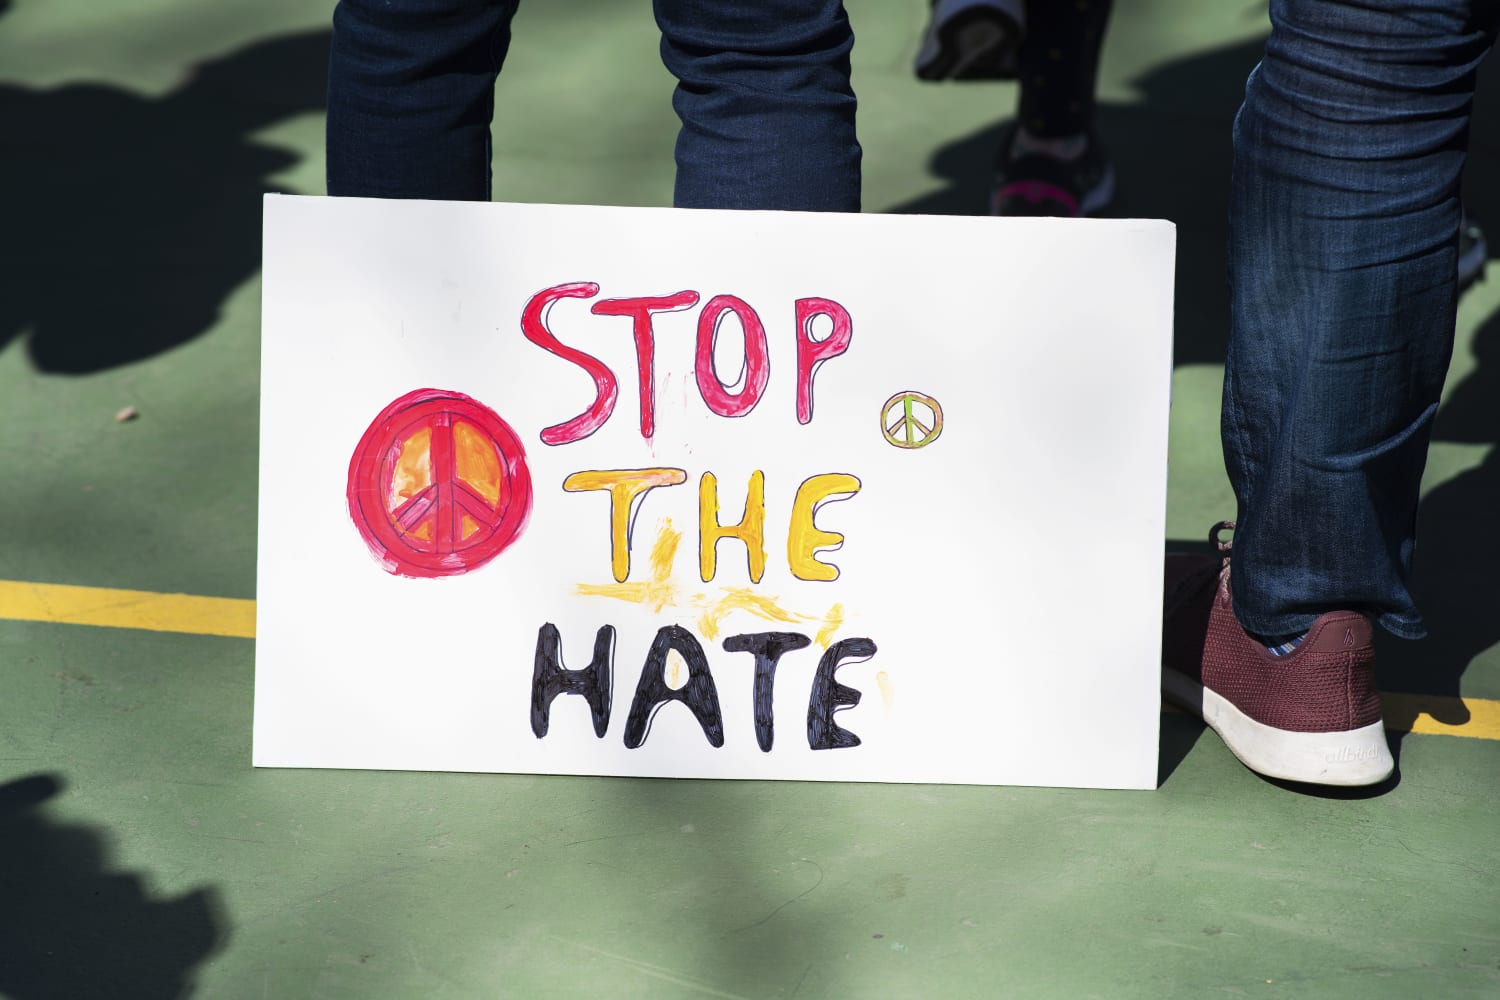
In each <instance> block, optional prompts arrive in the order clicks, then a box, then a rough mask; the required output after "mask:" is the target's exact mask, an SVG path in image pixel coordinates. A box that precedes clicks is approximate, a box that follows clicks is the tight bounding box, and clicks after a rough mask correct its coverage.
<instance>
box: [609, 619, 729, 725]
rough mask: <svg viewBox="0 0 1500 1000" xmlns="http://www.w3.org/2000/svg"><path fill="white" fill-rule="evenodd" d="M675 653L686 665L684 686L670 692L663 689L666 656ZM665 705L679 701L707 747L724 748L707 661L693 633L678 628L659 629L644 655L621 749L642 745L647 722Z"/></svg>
mask: <svg viewBox="0 0 1500 1000" xmlns="http://www.w3.org/2000/svg"><path fill="white" fill-rule="evenodd" d="M674 649H675V650H676V651H677V652H678V654H679V655H681V657H682V658H683V660H685V661H686V662H687V668H688V679H687V683H686V684H684V685H683V686H682V688H681V689H680V690H677V691H674V690H672V689H671V688H670V687H668V686H667V678H666V674H665V670H666V665H667V653H668V652H669V651H671V650H674ZM669 701H680V702H682V703H683V704H684V705H686V706H687V707H688V709H689V710H690V711H692V713H693V718H695V719H697V720H698V725H700V726H702V727H703V735H704V736H706V737H708V742H709V745H710V746H715V747H721V746H723V745H724V716H723V714H722V713H721V712H720V711H719V689H718V688H716V687H715V686H714V677H713V674H712V673H710V672H709V669H708V657H707V656H704V655H703V647H702V646H700V645H698V640H697V639H695V638H694V637H693V633H691V632H689V631H688V630H687V629H685V628H683V627H682V626H680V625H663V626H662V627H661V628H660V629H659V630H658V631H657V633H656V639H655V640H654V641H653V642H652V643H651V651H650V652H649V653H647V654H646V663H645V666H643V667H642V668H641V681H640V683H639V684H637V685H636V688H635V700H634V701H633V702H631V703H630V718H628V719H626V720H625V746H626V747H628V748H629V749H631V750H634V749H636V748H637V747H639V746H640V745H641V744H642V743H645V742H646V736H647V734H648V733H650V731H651V720H652V719H654V718H655V717H656V713H657V711H658V710H659V709H660V708H661V707H662V706H663V705H665V704H666V703H667V702H669Z"/></svg>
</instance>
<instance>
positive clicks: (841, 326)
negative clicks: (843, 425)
mask: <svg viewBox="0 0 1500 1000" xmlns="http://www.w3.org/2000/svg"><path fill="white" fill-rule="evenodd" d="M598 294H599V286H598V285H597V284H595V283H594V282H592V281H580V282H573V283H570V284H565V285H555V286H553V287H552V288H548V289H544V290H543V291H540V292H537V293H536V294H535V295H533V296H532V297H531V299H530V301H528V302H527V303H526V307H525V309H523V310H522V312H521V332H522V333H524V334H525V335H526V339H527V340H529V341H531V342H532V343H533V344H536V345H538V346H539V347H542V348H545V349H546V350H547V351H549V352H550V353H552V354H554V355H556V356H557V357H559V358H562V359H563V360H565V361H571V362H572V363H573V364H575V365H577V366H578V367H580V368H582V369H583V370H584V371H585V372H587V373H588V375H589V377H590V378H592V379H593V380H594V402H593V403H592V404H590V405H589V407H588V409H586V410H584V411H583V412H582V413H580V414H579V415H578V416H576V417H574V418H573V419H571V420H566V421H564V422H563V423H560V424H554V425H552V426H551V427H547V428H545V429H544V430H543V431H542V434H541V437H542V443H543V444H550V445H562V444H571V443H572V442H574V441H581V440H582V439H584V438H586V437H588V436H589V435H590V434H593V433H594V432H595V431H597V430H598V429H599V428H600V427H603V426H604V424H605V422H606V421H607V420H609V418H610V415H611V414H613V413H614V410H615V400H616V398H617V397H618V396H619V393H620V380H619V379H618V378H616V377H615V373H614V372H613V371H611V370H610V368H609V366H608V365H606V364H605V363H604V362H602V361H600V360H599V359H598V358H596V357H594V356H593V355H591V354H585V353H584V352H583V351H580V350H578V349H577V348H575V347H569V346H568V345H567V344H564V343H563V342H562V341H560V340H558V339H557V337H556V336H554V335H553V333H552V331H551V330H550V329H548V327H547V313H548V311H549V310H550V309H551V308H552V306H553V304H554V303H556V302H557V301H558V300H560V299H569V298H571V299H591V298H593V297H594V296H595V295H598ZM697 304H698V293H697V292H694V291H683V292H678V293H677V294H675V295H658V296H650V295H648V296H638V297H635V298H625V299H601V300H600V301H598V302H595V303H594V304H593V306H592V307H590V309H589V311H590V312H592V313H593V314H594V315H596V316H628V317H629V318H630V320H631V331H632V333H633V335H634V337H635V357H636V367H637V369H638V372H637V375H638V378H639V382H640V397H641V437H643V438H647V439H649V438H650V437H651V436H652V435H654V434H655V433H656V381H655V358H656V332H655V330H653V329H652V326H651V317H653V316H655V315H656V314H657V313H664V312H681V311H682V310H684V309H690V308H692V307H693V306H695V305H697ZM731 313H732V314H733V315H734V317H735V318H736V319H737V320H738V321H739V324H740V328H741V329H742V330H743V331H744V334H745V366H744V373H745V374H744V376H743V381H744V385H743V387H741V388H740V390H739V392H737V393H736V392H731V391H730V390H731V389H733V388H734V387H735V385H726V384H725V383H723V382H721V381H720V380H719V376H718V373H717V372H716V371H715V369H714V345H715V344H716V343H717V341H718V337H719V326H720V324H722V323H723V321H724V319H725V318H726V317H727V316H729V315H730V314H731ZM796 316H797V332H796V337H797V422H798V423H803V424H806V423H809V422H811V421H812V415H813V392H812V388H813V374H814V373H815V372H816V371H817V370H818V367H819V366H820V365H822V364H823V362H825V361H827V360H828V359H829V358H834V357H837V356H839V355H840V354H843V353H844V352H845V351H847V350H848V349H849V341H850V339H851V337H852V336H853V330H854V327H853V324H852V322H851V321H850V319H849V312H848V310H846V309H845V308H844V307H843V306H841V305H839V304H838V303H837V302H834V301H833V300H832V299H822V298H806V299H798V300H797V301H796ZM820 316H827V317H828V318H829V319H830V320H831V321H832V322H833V331H832V332H831V333H830V334H829V335H828V336H827V337H824V338H822V339H816V338H814V337H813V332H812V329H813V320H815V319H817V318H818V317H820ZM693 362H694V363H693V369H694V374H695V375H696V377H697V382H698V392H699V393H700V394H701V395H702V397H703V402H704V403H705V404H706V405H707V406H708V408H709V409H710V410H712V411H713V412H714V413H717V414H718V415H719V416H721V417H743V416H745V415H746V414H747V413H749V412H750V411H751V410H753V409H755V405H756V404H757V403H759V402H760V398H761V395H762V394H763V393H764V392H765V389H766V383H767V382H768V381H769V380H770V377H771V355H770V351H769V349H768V347H767V344H766V328H765V325H764V324H763V323H761V321H760V316H759V315H758V314H757V313H756V311H755V310H754V309H753V308H751V306H750V304H749V303H747V302H746V301H745V300H744V299H740V298H736V297H735V296H733V295H716V296H714V297H713V298H711V299H709V300H708V302H707V303H706V304H705V305H704V306H703V311H702V312H700V313H699V314H698V339H697V346H696V350H695V353H694V356H693ZM736 384H737V383H736Z"/></svg>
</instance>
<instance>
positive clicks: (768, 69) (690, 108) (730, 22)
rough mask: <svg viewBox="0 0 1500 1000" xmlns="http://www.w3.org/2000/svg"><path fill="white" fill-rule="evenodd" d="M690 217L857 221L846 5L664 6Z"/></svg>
mask: <svg viewBox="0 0 1500 1000" xmlns="http://www.w3.org/2000/svg"><path fill="white" fill-rule="evenodd" d="M656 20H657V24H658V25H659V26H660V28H661V32H662V41H661V57H662V62H663V63H664V64H665V65H666V67H667V69H668V70H670V71H671V73H672V75H673V76H675V77H676V78H677V80H678V84H677V89H676V92H675V93H674V94H673V96H672V106H673V108H674V109H676V111H677V114H678V117H680V118H681V119H682V128H681V130H680V132H679V133H678V137H677V149H676V159H677V184H676V192H675V195H674V198H673V203H674V204H675V205H677V206H678V207H679V208H743V209H784V210H793V211H798V210H800V211H829V212H857V211H859V207H860V202H859V197H860V157H861V153H860V146H859V141H858V140H857V139H856V137H855V130H854V112H855V98H854V91H853V89H852V88H851V86H850V83H849V53H850V51H851V50H852V49H853V47H854V34H853V31H852V30H851V28H850V25H849V19H848V16H847V14H846V13H845V11H844V7H843V4H842V3H841V2H840V0H656Z"/></svg>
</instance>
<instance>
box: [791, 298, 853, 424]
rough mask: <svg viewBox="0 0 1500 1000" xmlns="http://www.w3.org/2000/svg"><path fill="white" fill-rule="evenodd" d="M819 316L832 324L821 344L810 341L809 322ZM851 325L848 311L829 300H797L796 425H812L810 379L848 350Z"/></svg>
mask: <svg viewBox="0 0 1500 1000" xmlns="http://www.w3.org/2000/svg"><path fill="white" fill-rule="evenodd" d="M819 316H827V317H828V318H829V319H831V320H833V332H832V333H831V334H829V335H828V336H827V337H825V338H823V339H822V340H814V339H813V335H812V321H813V320H814V319H816V318H817V317H819ZM853 333H854V325H853V323H852V322H851V321H850V319H849V311H848V310H847V309H845V308H844V307H843V306H841V305H839V304H838V303H837V302H835V301H833V300H832V299H819V298H808V299H798V300H797V422H798V423H799V424H805V423H809V422H811V421H812V414H813V392H812V386H813V375H814V374H815V373H816V372H817V370H818V368H819V367H820V366H821V365H822V364H823V362H825V361H827V360H828V359H829V358H836V357H838V356H839V355H840V354H843V353H844V352H845V351H847V350H848V349H849V340H850V338H851V337H852V336H853Z"/></svg>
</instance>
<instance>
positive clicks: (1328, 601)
mask: <svg viewBox="0 0 1500 1000" xmlns="http://www.w3.org/2000/svg"><path fill="white" fill-rule="evenodd" d="M1496 19H1497V18H1496V5H1495V4H1494V3H1493V2H1485V0H1405V2H1400V3H1397V2H1395V0H1272V3H1271V23H1272V33H1271V37H1270V40H1269V42H1268V43H1267V45H1266V52H1265V57H1264V59H1263V60H1262V62H1261V64H1260V65H1259V66H1258V67H1257V68H1256V70H1255V71H1254V73H1252V74H1251V76H1250V80H1249V82H1248V84H1247V85H1246V88H1245V103H1244V106H1243V107H1242V108H1241V109H1240V113H1239V116H1238V118H1237V119H1236V121H1235V128H1234V182H1233V194H1232V202H1231V208H1230V218H1231V236H1230V249H1229V261H1230V263H1229V266H1230V283H1231V303H1232V310H1233V315H1232V327H1231V335H1230V344H1229V354H1228V358H1227V361H1226V367H1225V379H1224V407H1223V423H1222V432H1223V439H1224V454H1225V463H1226V465H1227V467H1228V471H1229V476H1230V479H1231V481H1232V482H1233V484H1234V489H1235V495H1236V497H1237V501H1238V517H1237V519H1238V527H1237V530H1236V532H1235V539H1234V567H1235V571H1234V574H1233V578H1232V579H1233V587H1234V603H1235V611H1236V613H1237V614H1238V616H1239V619H1240V622H1241V624H1243V625H1244V627H1245V628H1246V629H1247V630H1248V631H1250V632H1253V633H1257V634H1260V635H1265V636H1280V635H1288V634H1294V633H1297V632H1300V631H1302V630H1304V629H1306V628H1307V627H1308V626H1309V625H1310V624H1311V623H1312V621H1313V620H1314V618H1316V617H1317V615H1319V614H1320V613H1322V612H1325V611H1331V610H1335V609H1353V610H1362V611H1365V612H1367V613H1369V614H1370V615H1372V616H1374V617H1376V618H1377V619H1378V620H1379V622H1380V623H1381V624H1382V625H1383V626H1385V628H1387V629H1389V630H1390V631H1391V632H1394V633H1396V634H1397V635H1401V636H1406V637H1410V638H1416V637H1419V636H1421V635H1422V634H1424V632H1425V629H1424V627H1423V624H1422V618H1421V616H1420V615H1419V614H1418V611H1417V608H1416V606H1415V604H1414V603H1413V601H1412V597H1411V594H1410V593H1409V592H1408V589H1407V580H1408V577H1409V571H1410V566H1411V561H1412V556H1413V551H1414V547H1415V529H1416V512H1417V496H1418V489H1419V486H1420V482H1421V477H1422V470H1423V467H1424V465H1425V464H1426V460H1427V446H1428V440H1429V435H1430V432H1431V428H1432V421H1433V416H1434V414H1435V413H1436V411H1437V404H1438V395H1439V392H1440V391H1441V389H1442V385H1443V379H1444V376H1445V374H1446V372H1447V368H1448V362H1449V360H1450V358H1451V356H1452V351H1453V333H1454V322H1455V303H1456V297H1457V292H1456V288H1455V273H1456V266H1457V234H1458V227H1459V176H1460V173H1461V171H1462V169H1463V165H1464V158H1465V153H1466V150H1467V145H1468V138H1469V136H1468V132H1469V112H1470V105H1471V103H1472V99H1473V94H1474V78H1475V69H1476V67H1477V66H1478V64H1479V62H1480V60H1481V59H1482V58H1483V57H1484V55H1485V53H1486V52H1487V51H1488V50H1489V48H1490V47H1491V45H1492V43H1493V41H1494V37H1495V30H1496Z"/></svg>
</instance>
